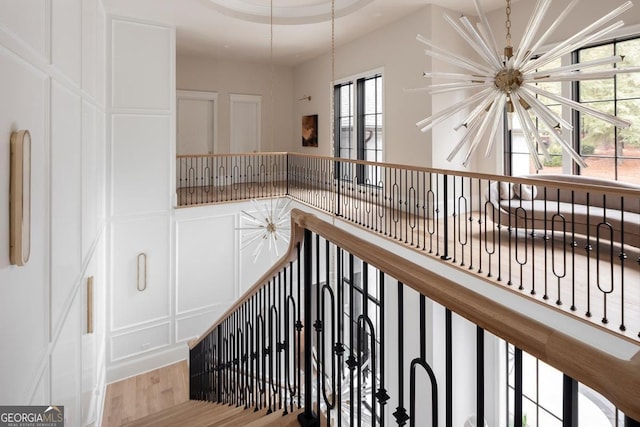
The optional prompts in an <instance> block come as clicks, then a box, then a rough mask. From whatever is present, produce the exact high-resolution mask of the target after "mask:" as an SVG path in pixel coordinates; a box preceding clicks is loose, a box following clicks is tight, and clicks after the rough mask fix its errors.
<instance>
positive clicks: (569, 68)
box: [524, 55, 623, 80]
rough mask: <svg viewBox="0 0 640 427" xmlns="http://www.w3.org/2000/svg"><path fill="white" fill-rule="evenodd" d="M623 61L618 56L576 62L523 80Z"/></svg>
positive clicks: (530, 74) (531, 75) (531, 74)
mask: <svg viewBox="0 0 640 427" xmlns="http://www.w3.org/2000/svg"><path fill="white" fill-rule="evenodd" d="M622 60H623V58H622V56H620V55H613V56H607V57H606V58H599V59H594V60H592V61H585V62H578V63H575V64H569V65H565V66H563V67H557V68H550V69H548V70H540V71H536V72H535V73H528V74H527V75H525V76H524V78H525V80H533V79H538V78H540V77H545V76H550V75H553V74H559V73H565V72H568V71H576V70H583V69H585V68H591V67H598V66H600V65H607V64H617V63H618V62H621V61H622Z"/></svg>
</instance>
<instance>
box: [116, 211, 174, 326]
mask: <svg viewBox="0 0 640 427" xmlns="http://www.w3.org/2000/svg"><path fill="white" fill-rule="evenodd" d="M170 226H171V225H170V219H169V217H168V216H158V217H145V218H144V219H136V220H122V221H118V222H116V223H114V224H113V234H112V236H113V243H112V259H113V280H112V290H111V296H112V298H111V301H112V303H111V330H112V331H117V330H119V329H123V328H127V327H131V326H136V325H141V324H144V323H147V322H151V321H156V320H161V319H166V318H167V317H168V316H169V314H170V299H169V291H170V289H169V283H170V280H169V277H170V274H171V267H170V259H169V248H170V247H171V246H170V244H171V242H170V232H169V231H170Z"/></svg>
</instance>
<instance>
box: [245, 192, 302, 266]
mask: <svg viewBox="0 0 640 427" xmlns="http://www.w3.org/2000/svg"><path fill="white" fill-rule="evenodd" d="M290 202H291V200H290V199H288V198H284V197H282V198H277V199H271V200H270V201H269V202H267V203H264V204H263V205H262V206H260V205H259V203H258V202H257V201H256V200H252V203H253V207H254V209H255V212H254V213H250V212H247V211H244V210H243V211H242V219H243V222H244V224H245V226H244V227H240V228H238V230H242V231H246V233H243V234H244V235H243V237H242V249H243V250H244V249H246V248H248V247H250V246H252V245H255V247H254V249H253V253H252V254H251V255H252V256H253V262H256V261H257V260H258V258H259V257H260V254H261V253H262V250H263V248H265V247H267V248H268V249H269V251H274V252H275V254H276V256H278V257H279V256H280V250H281V249H286V247H287V245H288V244H289V235H290V232H291V226H290V224H289V221H290V220H289V211H290V209H289V203H290ZM265 243H266V244H265Z"/></svg>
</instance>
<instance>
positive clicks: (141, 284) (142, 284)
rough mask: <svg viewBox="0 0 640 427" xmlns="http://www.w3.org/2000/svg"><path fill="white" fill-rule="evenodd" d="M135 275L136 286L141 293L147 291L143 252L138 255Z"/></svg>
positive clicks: (145, 259)
mask: <svg viewBox="0 0 640 427" xmlns="http://www.w3.org/2000/svg"><path fill="white" fill-rule="evenodd" d="M137 273H138V274H137V282H136V286H137V288H138V291H140V292H142V291H144V290H146V289H147V254H145V253H144V252H141V253H139V254H138V260H137Z"/></svg>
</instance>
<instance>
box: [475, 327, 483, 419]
mask: <svg viewBox="0 0 640 427" xmlns="http://www.w3.org/2000/svg"><path fill="white" fill-rule="evenodd" d="M484 381H485V379H484V329H482V328H481V327H479V326H477V327H476V426H479V427H484Z"/></svg>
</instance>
